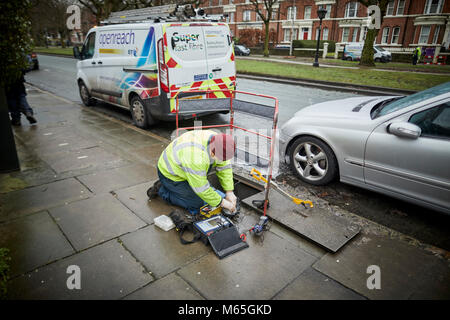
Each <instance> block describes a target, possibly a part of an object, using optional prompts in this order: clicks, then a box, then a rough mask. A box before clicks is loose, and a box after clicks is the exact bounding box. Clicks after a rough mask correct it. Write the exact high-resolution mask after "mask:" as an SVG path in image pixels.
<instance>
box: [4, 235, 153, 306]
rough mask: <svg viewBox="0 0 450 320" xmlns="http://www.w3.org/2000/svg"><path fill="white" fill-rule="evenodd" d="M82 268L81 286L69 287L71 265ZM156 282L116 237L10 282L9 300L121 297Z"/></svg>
mask: <svg viewBox="0 0 450 320" xmlns="http://www.w3.org/2000/svg"><path fill="white" fill-rule="evenodd" d="M73 265H75V266H78V267H79V268H80V271H81V278H80V279H81V289H80V290H77V289H73V290H69V289H68V288H67V280H68V278H69V277H70V276H73V272H72V273H67V268H68V267H69V266H73ZM151 281H153V277H152V276H151V275H149V274H148V273H146V272H145V269H144V268H143V267H142V265H140V264H139V263H138V262H136V260H135V259H134V258H133V257H132V256H131V255H130V253H129V252H127V251H126V250H125V249H124V248H123V247H122V246H121V245H120V244H119V243H118V242H117V241H116V240H112V241H109V242H106V243H104V244H102V245H99V246H96V247H93V248H91V249H88V250H86V251H83V252H81V253H78V254H75V255H73V256H70V257H68V258H65V259H63V260H59V261H57V262H55V263H52V264H49V265H46V266H44V267H42V268H40V269H37V270H36V271H33V272H30V273H28V274H25V275H23V276H21V277H18V278H15V279H13V280H12V281H10V282H9V283H8V296H7V299H11V300H17V299H36V300H37V299H39V300H41V299H57V300H68V299H71V300H72V299H73V300H74V299H86V300H94V299H119V298H122V297H124V296H126V295H128V294H130V293H131V292H133V291H135V290H136V289H138V288H140V287H143V286H144V285H146V284H148V283H149V282H151Z"/></svg>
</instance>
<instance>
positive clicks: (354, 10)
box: [345, 2, 358, 18]
mask: <svg viewBox="0 0 450 320" xmlns="http://www.w3.org/2000/svg"><path fill="white" fill-rule="evenodd" d="M357 14H358V3H357V2H349V3H347V4H346V6H345V18H356V16H357Z"/></svg>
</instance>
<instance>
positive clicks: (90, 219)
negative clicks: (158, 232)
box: [49, 194, 146, 251]
mask: <svg viewBox="0 0 450 320" xmlns="http://www.w3.org/2000/svg"><path fill="white" fill-rule="evenodd" d="M49 212H50V214H51V215H52V216H53V218H54V219H55V221H56V223H57V224H58V225H59V226H60V228H61V230H62V231H63V232H64V234H65V235H66V236H67V238H68V239H69V241H70V243H71V244H72V245H73V246H74V247H75V249H76V250H77V251H80V250H83V249H86V248H88V247H91V246H93V245H96V244H99V243H101V242H105V241H107V240H110V239H112V238H116V237H118V236H120V235H122V234H124V233H127V232H131V231H134V230H137V229H139V228H142V227H143V226H145V225H146V224H145V222H143V221H142V220H141V219H139V218H138V217H137V216H136V215H134V214H133V213H132V212H131V211H130V210H128V209H127V208H126V207H124V206H123V205H122V204H121V203H120V202H119V201H117V199H115V198H114V196H112V195H111V194H103V195H98V196H95V197H93V198H90V199H86V200H82V201H77V202H74V203H71V204H68V205H64V206H61V207H57V208H53V209H50V210H49Z"/></svg>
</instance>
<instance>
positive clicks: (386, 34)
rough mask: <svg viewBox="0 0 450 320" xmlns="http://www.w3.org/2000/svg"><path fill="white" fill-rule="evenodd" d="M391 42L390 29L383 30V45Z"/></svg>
mask: <svg viewBox="0 0 450 320" xmlns="http://www.w3.org/2000/svg"><path fill="white" fill-rule="evenodd" d="M388 41H389V28H387V27H386V28H384V29H383V35H382V36H381V43H388Z"/></svg>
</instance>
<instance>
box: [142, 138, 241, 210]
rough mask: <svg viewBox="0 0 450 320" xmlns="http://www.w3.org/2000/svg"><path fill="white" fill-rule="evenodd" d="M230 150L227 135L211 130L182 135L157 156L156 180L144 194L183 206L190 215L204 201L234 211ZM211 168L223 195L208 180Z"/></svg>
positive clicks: (231, 142)
mask: <svg viewBox="0 0 450 320" xmlns="http://www.w3.org/2000/svg"><path fill="white" fill-rule="evenodd" d="M234 152H235V144H234V141H233V137H232V136H231V135H229V134H224V133H217V132H214V131H211V130H194V131H189V132H186V133H184V134H182V135H181V136H180V137H178V138H177V139H175V140H174V141H172V142H171V143H170V144H169V145H168V146H167V148H166V149H165V150H164V151H163V153H162V154H161V156H160V157H159V160H158V176H159V180H158V181H156V182H155V184H154V185H153V186H152V187H151V188H150V189H149V190H148V191H147V195H148V197H149V198H150V199H152V198H154V197H156V195H159V196H160V197H161V198H162V199H164V200H165V201H166V202H168V203H169V204H173V205H176V206H180V207H183V208H185V209H187V210H188V211H189V213H190V214H192V215H195V214H198V213H199V209H200V207H202V206H204V205H205V204H209V205H210V206H212V207H217V206H221V207H222V208H224V209H227V210H229V211H230V212H231V213H234V212H235V210H236V201H237V198H236V196H235V195H234V192H233V189H234V183H233V172H232V168H231V161H230V160H231V159H232V158H233V157H234ZM213 167H215V169H216V174H217V177H218V178H219V182H220V184H221V186H222V188H223V190H224V191H225V194H224V193H223V192H221V191H220V190H216V189H214V188H213V187H211V186H210V184H209V182H208V179H207V175H208V171H209V170H210V169H211V168H213Z"/></svg>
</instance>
